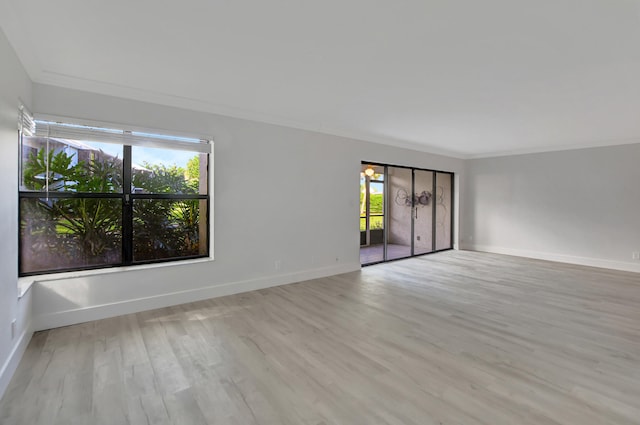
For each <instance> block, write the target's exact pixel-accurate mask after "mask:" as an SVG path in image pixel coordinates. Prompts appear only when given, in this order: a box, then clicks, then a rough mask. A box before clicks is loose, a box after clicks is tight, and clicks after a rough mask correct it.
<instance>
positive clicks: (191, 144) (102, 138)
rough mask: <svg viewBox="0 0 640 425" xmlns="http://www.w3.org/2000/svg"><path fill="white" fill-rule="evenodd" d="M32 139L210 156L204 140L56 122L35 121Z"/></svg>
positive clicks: (209, 145)
mask: <svg viewBox="0 0 640 425" xmlns="http://www.w3.org/2000/svg"><path fill="white" fill-rule="evenodd" d="M35 135H36V136H38V137H46V138H55V139H71V140H79V141H90V142H101V143H115V144H119V145H130V146H142V147H150V148H164V149H177V150H186V151H191V152H201V153H210V152H211V144H210V142H209V141H208V140H204V139H195V138H189V137H179V136H170V135H163V134H155V133H146V132H139V131H128V130H121V129H116V128H107V127H97V126H90V125H83V124H72V123H66V122H57V121H56V122H54V121H45V120H35Z"/></svg>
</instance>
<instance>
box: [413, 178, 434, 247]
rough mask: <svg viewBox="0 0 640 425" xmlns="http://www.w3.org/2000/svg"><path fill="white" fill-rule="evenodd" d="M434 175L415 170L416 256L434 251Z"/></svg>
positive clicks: (414, 218)
mask: <svg viewBox="0 0 640 425" xmlns="http://www.w3.org/2000/svg"><path fill="white" fill-rule="evenodd" d="M433 174H434V173H433V171H423V170H414V180H413V181H414V204H415V206H414V211H413V234H414V238H413V254H414V255H420V254H426V253H429V252H431V251H433V183H434V178H433Z"/></svg>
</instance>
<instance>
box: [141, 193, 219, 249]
mask: <svg viewBox="0 0 640 425" xmlns="http://www.w3.org/2000/svg"><path fill="white" fill-rule="evenodd" d="M206 217H207V201H206V200H204V199H187V200H166V199H136V200H134V202H133V261H148V260H158V259H165V258H178V257H190V256H198V255H207V253H208V252H207V246H208V243H207V220H206Z"/></svg>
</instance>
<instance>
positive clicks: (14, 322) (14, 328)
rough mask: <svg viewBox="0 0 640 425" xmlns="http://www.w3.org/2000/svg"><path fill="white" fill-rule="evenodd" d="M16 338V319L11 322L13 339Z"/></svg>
mask: <svg viewBox="0 0 640 425" xmlns="http://www.w3.org/2000/svg"><path fill="white" fill-rule="evenodd" d="M15 337H16V319H13V320H12V321H11V339H14V338H15Z"/></svg>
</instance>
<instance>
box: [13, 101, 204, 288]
mask: <svg viewBox="0 0 640 425" xmlns="http://www.w3.org/2000/svg"><path fill="white" fill-rule="evenodd" d="M21 113H22V111H21ZM27 135H30V134H29V133H26V134H25V132H23V129H22V127H21V128H20V130H19V132H18V136H19V137H18V139H19V140H18V141H19V144H20V159H19V161H20V167H19V169H20V176H19V180H20V181H19V182H18V184H19V190H18V228H19V229H20V230H19V231H18V276H19V277H28V276H38V275H48V274H56V273H65V272H74V271H83V270H97V269H110V268H118V267H127V266H137V265H144V264H157V263H167V262H176V263H178V262H180V261H186V260H193V259H199V258H209V257H210V256H211V255H210V249H211V222H210V221H211V220H210V217H211V192H212V187H211V178H210V177H211V174H210V173H211V165H212V164H211V158H212V157H213V155H212V148H211V151H208V152H199V154H204V155H206V158H207V164H206V172H207V176H206V179H207V183H206V188H207V190H206V194H197V193H135V192H134V191H133V190H132V179H133V167H132V145H131V144H126V143H122V144H121V145H120V146H122V148H123V158H122V168H123V169H122V193H110V192H67V191H59V192H58V191H45V190H39V191H38V190H22V189H21V187H22V181H21V180H22V168H23V158H22V145H23V143H22V142H23V137H25V136H27ZM169 137H170V136H169ZM76 140H80V139H76ZM209 143H210V142H209ZM211 145H212V144H211ZM165 149H171V144H167V146H166V147H165ZM41 198H46V199H48V200H57V199H88V198H94V199H120V200H121V201H122V222H121V226H122V230H121V231H122V237H121V243H122V256H121V260H122V261H121V262H120V263H110V264H100V265H88V266H81V267H68V268H59V269H58V268H56V269H53V270H38V271H31V272H25V271H23V267H22V266H23V249H22V248H23V247H22V245H23V237H22V224H21V221H22V200H23V199H41ZM136 200H169V201H171V200H173V201H176V200H199V201H206V214H203V215H200V217H199V219H200V220H206V245H205V248H206V249H205V253H203V254H198V255H185V256H180V257H169V258H156V259H146V260H134V258H133V254H134V234H133V228H134V218H135V217H134V212H133V208H134V203H135V201H136Z"/></svg>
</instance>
